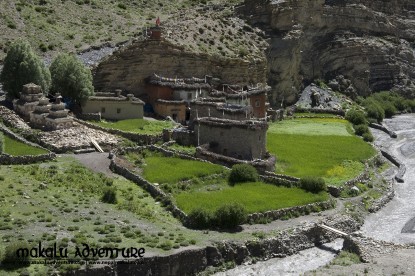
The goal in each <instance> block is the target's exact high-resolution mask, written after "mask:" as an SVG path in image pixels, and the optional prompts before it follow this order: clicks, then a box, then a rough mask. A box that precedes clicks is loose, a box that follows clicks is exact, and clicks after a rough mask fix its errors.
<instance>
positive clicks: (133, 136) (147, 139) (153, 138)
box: [74, 119, 162, 145]
mask: <svg viewBox="0 0 415 276" xmlns="http://www.w3.org/2000/svg"><path fill="white" fill-rule="evenodd" d="M74 120H75V121H76V122H78V123H80V124H83V125H85V126H87V127H89V128H92V129H96V130H100V131H104V132H108V133H111V134H115V135H119V136H121V137H124V138H126V139H128V140H131V141H133V142H137V143H142V144H145V145H148V144H154V143H157V142H158V141H162V135H161V134H160V135H147V134H138V133H133V132H127V131H122V130H119V129H114V128H105V127H101V126H98V125H95V124H91V123H88V122H86V121H83V120H80V119H74Z"/></svg>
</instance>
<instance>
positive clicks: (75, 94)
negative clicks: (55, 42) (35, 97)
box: [50, 54, 94, 106]
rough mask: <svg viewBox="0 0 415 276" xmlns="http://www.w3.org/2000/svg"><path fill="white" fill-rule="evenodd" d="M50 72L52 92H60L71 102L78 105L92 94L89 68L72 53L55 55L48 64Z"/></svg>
mask: <svg viewBox="0 0 415 276" xmlns="http://www.w3.org/2000/svg"><path fill="white" fill-rule="evenodd" d="M50 73H51V76H52V88H51V91H52V93H54V94H55V93H61V95H62V96H63V97H65V98H69V99H70V100H71V102H72V104H75V105H78V106H80V105H82V104H83V103H84V102H85V100H86V99H87V98H88V96H91V95H93V94H94V87H93V86H92V74H91V70H89V69H88V68H87V67H86V66H85V65H84V64H83V63H82V62H81V61H80V60H79V59H77V58H76V56H74V55H69V54H61V55H59V56H57V57H56V58H55V60H54V61H53V62H52V64H51V66H50Z"/></svg>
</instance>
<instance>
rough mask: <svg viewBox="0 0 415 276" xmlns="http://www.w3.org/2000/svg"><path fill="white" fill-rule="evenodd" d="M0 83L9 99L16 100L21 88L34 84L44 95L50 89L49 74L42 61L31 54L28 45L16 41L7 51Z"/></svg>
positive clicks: (31, 51)
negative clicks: (38, 86) (40, 88)
mask: <svg viewBox="0 0 415 276" xmlns="http://www.w3.org/2000/svg"><path fill="white" fill-rule="evenodd" d="M0 82H1V83H2V84H3V89H4V90H5V91H6V92H7V97H8V98H9V99H13V98H18V97H19V92H20V91H21V90H22V86H23V85H25V84H27V83H31V82H33V83H35V84H37V85H40V86H41V87H42V90H43V92H44V93H47V92H48V91H49V88H50V83H51V79H50V73H49V70H48V69H47V68H46V66H45V64H44V63H43V61H42V60H41V59H40V58H39V57H38V56H37V55H36V54H35V53H34V52H33V50H32V48H31V47H30V45H29V43H27V42H24V41H17V42H15V43H13V44H12V45H11V46H10V48H9V49H8V51H7V56H6V58H5V59H4V66H3V71H2V72H1V75H0Z"/></svg>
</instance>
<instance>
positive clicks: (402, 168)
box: [380, 149, 406, 183]
mask: <svg viewBox="0 0 415 276" xmlns="http://www.w3.org/2000/svg"><path fill="white" fill-rule="evenodd" d="M380 152H381V153H382V155H383V156H384V157H385V158H386V159H388V160H389V161H390V162H391V163H392V164H394V165H395V166H397V167H398V173H397V174H396V175H395V179H396V181H398V182H400V183H402V182H404V180H403V176H404V175H405V172H406V167H405V165H404V164H402V163H401V162H399V160H398V159H397V158H396V157H395V156H393V155H392V154H390V153H389V152H387V151H385V150H383V149H381V150H380Z"/></svg>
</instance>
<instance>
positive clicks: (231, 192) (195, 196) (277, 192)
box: [175, 182, 329, 213]
mask: <svg viewBox="0 0 415 276" xmlns="http://www.w3.org/2000/svg"><path fill="white" fill-rule="evenodd" d="M175 198H176V203H177V205H178V207H179V208H181V209H182V210H183V211H185V212H186V213H189V212H191V211H192V210H194V209H196V208H199V207H202V208H204V209H206V210H208V211H211V212H213V211H215V210H216V209H217V208H218V207H219V206H221V205H223V204H224V203H230V202H237V203H241V204H242V205H243V206H245V208H246V210H247V212H248V213H254V212H264V211H268V210H278V209H281V208H287V207H293V206H300V205H305V204H309V203H313V202H320V201H324V200H327V199H328V198H329V196H328V195H327V193H319V194H312V193H309V192H306V191H304V190H302V189H299V188H285V187H277V186H274V185H271V184H266V183H262V182H252V183H243V184H237V185H235V186H233V187H231V186H229V185H226V184H225V185H221V186H220V188H219V189H217V190H214V191H208V190H204V189H203V190H200V189H193V190H191V191H188V192H183V193H180V194H178V195H176V196H175Z"/></svg>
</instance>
